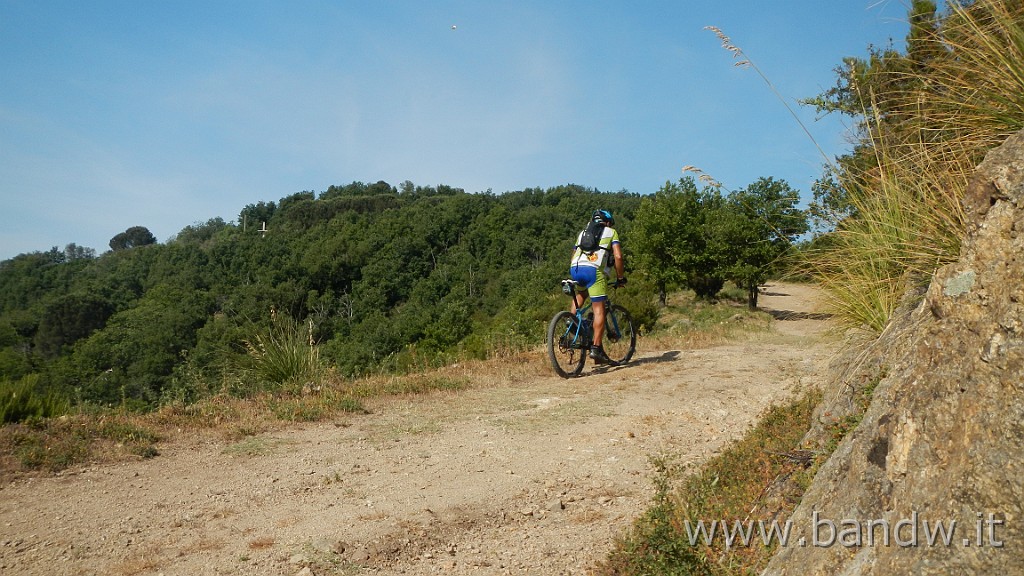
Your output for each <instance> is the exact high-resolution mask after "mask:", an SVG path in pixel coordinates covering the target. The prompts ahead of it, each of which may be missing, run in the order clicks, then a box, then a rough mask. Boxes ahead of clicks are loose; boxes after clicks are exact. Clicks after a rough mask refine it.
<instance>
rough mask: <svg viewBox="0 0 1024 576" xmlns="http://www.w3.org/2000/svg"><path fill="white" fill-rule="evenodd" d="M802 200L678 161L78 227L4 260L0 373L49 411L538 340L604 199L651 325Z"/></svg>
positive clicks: (716, 277)
mask: <svg viewBox="0 0 1024 576" xmlns="http://www.w3.org/2000/svg"><path fill="white" fill-rule="evenodd" d="M796 201H797V194H796V193H795V192H794V191H792V190H790V189H789V188H788V186H786V185H785V183H784V182H782V183H780V182H777V181H773V180H771V179H762V180H761V181H759V182H758V183H756V184H755V185H752V186H751V187H750V188H749V189H747V190H744V191H740V192H737V193H735V194H730V195H729V196H728V197H723V196H722V195H721V193H720V192H719V191H718V190H717V189H715V188H708V189H705V190H697V187H696V185H695V184H694V182H693V180H692V179H689V178H685V179H682V180H680V181H679V183H671V182H669V183H666V185H665V187H664V188H663V189H662V190H660V191H659V192H658V193H657V194H654V195H649V196H641V195H638V194H633V193H628V192H625V191H623V192H616V193H609V192H600V191H597V190H593V189H588V188H584V187H581V186H576V185H566V186H559V187H555V188H550V189H547V190H541V189H527V190H522V191H514V192H507V193H504V194H491V193H480V194H470V193H466V192H464V191H463V190H461V189H455V188H451V187H447V186H437V187H419V186H415V185H413V184H412V183H410V182H405V183H403V184H402V185H401V186H399V187H398V188H395V187H392V186H391V185H389V184H387V183H385V182H378V183H376V184H364V183H360V182H355V183H352V184H349V185H344V186H331V187H329V188H328V189H327V190H326V191H323V192H321V193H319V194H317V193H314V192H300V193H297V194H293V195H291V196H288V197H286V198H282V199H280V200H279V201H277V202H259V203H255V204H250V205H248V206H245V207H244V208H243V209H242V210H241V212H240V214H239V215H238V220H237V221H236V222H225V221H224V220H223V219H220V218H215V219H211V220H209V221H207V222H205V223H200V224H195V225H192V226H188V227H186V228H184V229H183V230H181V231H180V232H179V233H178V234H177V235H176V236H175V237H174V238H172V239H170V240H168V241H167V242H165V243H162V244H161V243H159V242H157V241H156V239H155V238H153V236H152V234H150V233H149V231H148V230H147V229H145V228H144V227H142V226H134V227H132V228H129V229H127V230H126V231H125V232H123V233H120V234H118V235H117V236H115V237H114V238H112V239H111V242H110V248H111V249H110V251H107V252H105V253H103V254H102V255H99V256H97V255H96V254H95V251H93V250H91V249H87V248H82V247H79V246H75V245H73V244H71V245H68V246H67V247H65V249H64V250H60V249H58V248H56V247H55V248H53V249H51V250H50V251H48V252H33V253H29V254H22V255H19V256H17V257H15V258H12V259H10V260H7V261H4V262H2V263H0V384H3V385H4V387H5V390H9V389H13V390H14V392H12V394H14V395H15V396H16V395H17V394H18V391H19V390H20V391H21V393H22V394H23V395H31V396H33V397H36V398H42V399H43V400H40V402H43V403H44V404H45V403H47V402H48V403H50V404H52V405H54V406H57V407H58V408H54V410H56V411H59V409H60V407H66V406H68V405H106V406H115V405H116V406H123V407H128V408H137V409H149V408H153V407H156V406H159V405H162V404H166V403H171V402H185V403H189V402H193V401H196V400H198V399H200V398H203V397H206V396H209V395H211V394H217V393H223V392H228V393H233V394H243V395H244V394H248V393H252V392H255V391H258V390H262V389H267V387H268V386H282V385H290V386H303V385H310V384H313V382H312V379H315V378H316V377H317V375H322V374H324V373H326V372H328V371H329V372H330V373H331V374H333V375H335V376H337V377H341V378H349V377H356V376H359V375H363V374H367V373H372V372H382V371H407V370H412V369H417V368H423V367H427V366H431V365H437V364H441V363H445V362H450V361H453V360H455V359H458V358H462V357H487V356H489V355H492V354H495V353H496V352H500V351H507V350H519V349H522V348H524V347H532V346H536V345H537V344H539V343H540V342H542V341H543V329H544V326H545V323H546V321H547V319H548V318H550V316H551V315H552V314H553V313H554V312H555V311H557V310H559V309H561V308H563V307H564V306H565V302H564V301H563V300H564V296H562V295H561V293H560V292H559V290H558V281H559V280H560V279H561V278H562V277H563V276H564V275H565V274H567V265H568V260H569V255H570V251H571V249H572V248H573V241H574V239H575V237H576V234H577V233H578V232H579V230H580V229H582V227H583V226H584V225H585V223H586V222H587V220H588V218H589V216H590V214H591V213H592V211H593V210H594V209H596V208H599V207H600V208H605V209H608V210H611V211H612V212H613V213H614V215H615V218H616V227H617V228H618V230H619V232H620V235H621V236H622V237H623V239H624V251H625V254H626V258H627V268H629V269H630V280H631V283H630V285H629V286H628V288H626V289H624V290H620V291H619V294H618V295H617V297H618V298H619V300H620V301H622V302H623V303H624V304H626V305H627V306H629V307H630V308H631V309H632V311H633V314H634V316H635V317H636V319H637V320H638V322H639V323H640V325H641V330H646V329H650V328H651V327H653V325H654V323H655V322H656V319H657V312H658V306H657V296H658V294H662V295H663V294H664V291H665V290H666V287H669V286H690V285H698V286H705V285H706V283H707V282H708V279H709V278H710V279H711V282H712V285H714V286H717V287H720V286H721V284H722V282H723V281H724V280H726V279H734V280H736V281H737V282H739V283H742V282H743V281H746V282H747V283H748V284H750V283H751V282H753V283H754V285H756V282H757V281H759V280H763V277H764V275H765V274H767V273H768V271H769V269H770V268H771V264H772V263H773V262H774V260H776V258H777V256H778V255H779V254H780V253H781V252H783V251H784V250H785V249H786V247H787V246H788V245H789V243H791V241H792V240H793V238H794V237H795V236H796V235H798V234H800V233H802V232H804V231H805V230H806V224H805V218H804V216H803V213H802V212H800V211H799V210H797V209H796V208H795V203H796ZM759 210H760V211H759ZM730 214H731V215H733V218H732V219H731V220H730V217H728V215H730ZM766 214H767V216H766ZM772 214H784V215H785V217H786V218H788V219H789V220H787V221H784V222H781V223H780V222H779V221H770V220H772V218H774V216H772ZM637 215H646V216H645V222H642V223H639V224H640V225H638V223H637V222H636V218H637ZM712 215H717V216H714V217H712ZM737 218H739V219H738V220H737ZM729 222H732V223H733V224H732V225H728V223H729ZM737 222H746V223H747V225H745V226H744V225H736V223H737ZM673 227H675V228H673ZM780 230H781V231H783V232H782V233H780ZM684 232H685V233H684ZM634 233H635V234H634ZM723 234H724V235H726V236H728V237H723V236H722V235H723ZM752 235H753V236H752ZM716 238H717V240H716ZM730 238H731V239H732V240H730ZM728 246H733V247H735V248H736V249H735V250H727V249H725V248H723V247H728ZM766 246H767V247H774V248H772V249H770V250H766V249H765V247H766ZM751 247H756V248H757V249H756V250H753V251H752V250H751ZM673 255H675V256H673ZM697 255H700V257H699V258H698V257H696V256H697ZM673 258H674V259H673ZM634 260H636V264H634ZM640 269H647V270H648V271H649V273H648V274H647V275H645V274H643V273H642V271H641V270H640ZM752 269H753V270H754V273H753V275H751V270H752ZM669 270H670V271H672V273H671V274H669V273H667V272H666V271H669ZM645 278H647V280H646V281H645ZM717 287H716V288H714V289H712V290H708V289H707V288H706V287H705V288H704V290H703V295H705V296H707V297H714V294H715V292H717ZM755 294H756V290H755ZM297 377H298V379H299V380H296V378H297ZM33 410H34V412H32V413H36V414H39V413H45V412H46V410H43V409H33ZM17 417H18V416H17V415H14V416H12V415H11V414H8V415H7V416H6V417H5V419H8V420H11V419H17Z"/></svg>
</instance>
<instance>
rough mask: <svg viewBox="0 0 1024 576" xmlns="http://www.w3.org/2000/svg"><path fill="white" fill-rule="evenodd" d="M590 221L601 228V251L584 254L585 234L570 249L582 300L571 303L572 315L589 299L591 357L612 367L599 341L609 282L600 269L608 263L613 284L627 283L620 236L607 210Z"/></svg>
mask: <svg viewBox="0 0 1024 576" xmlns="http://www.w3.org/2000/svg"><path fill="white" fill-rule="evenodd" d="M590 220H591V222H595V223H599V224H601V225H602V229H601V238H600V240H599V242H598V244H599V246H600V248H599V249H597V250H595V251H593V252H591V253H587V252H585V251H583V250H582V249H581V248H580V243H581V241H582V240H583V234H584V232H585V231H584V232H580V235H579V236H578V237H577V238H576V248H574V249H573V253H572V262H571V263H570V265H569V275H570V276H571V277H572V279H573V280H575V281H576V283H577V285H578V286H579V287H580V291H579V294H580V295H581V297H582V298H581V300H580V301H579V302H576V301H575V300H574V301H573V303H572V310H571V311H572V313H573V314H575V313H576V308H577V307H578V306H582V305H583V302H585V301H586V298H587V297H588V296H589V297H590V301H591V303H592V304H593V306H594V343H593V345H592V346H591V347H590V357H591V358H593V359H594V362H596V363H598V364H612V363H613V362H612V361H611V359H609V358H608V355H607V354H605V352H604V348H603V347H602V346H601V341H602V340H603V339H604V315H605V301H606V300H607V299H608V281H607V279H606V278H605V273H604V271H603V269H604V268H605V265H606V264H605V263H606V261H607V266H608V267H609V268H614V269H615V276H616V285H617V286H622V285H624V284H625V283H626V278H625V267H624V265H623V261H622V246H621V245H620V243H619V233H618V232H616V231H615V228H614V226H615V218H613V217H612V213H611V212H609V211H608V210H594V214H593V215H592V216H591V219H590Z"/></svg>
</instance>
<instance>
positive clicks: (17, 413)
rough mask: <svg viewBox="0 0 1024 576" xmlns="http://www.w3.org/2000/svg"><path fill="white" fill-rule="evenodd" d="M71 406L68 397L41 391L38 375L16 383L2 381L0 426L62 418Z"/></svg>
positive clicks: (0, 386) (0, 389) (6, 380)
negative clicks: (55, 417) (56, 417)
mask: <svg viewBox="0 0 1024 576" xmlns="http://www.w3.org/2000/svg"><path fill="white" fill-rule="evenodd" d="M70 406H71V403H70V402H69V400H68V399H67V398H66V397H64V396H61V395H60V394H58V393H56V392H54V391H47V392H42V391H40V388H39V375H38V374H30V375H28V376H25V377H24V378H21V379H20V380H15V381H12V380H8V379H4V380H0V424H12V423H17V422H27V421H34V420H42V419H45V418H52V417H54V416H61V415H63V414H66V413H67V412H68V410H69V409H70Z"/></svg>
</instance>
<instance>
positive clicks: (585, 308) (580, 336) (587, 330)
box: [562, 280, 594, 349]
mask: <svg viewBox="0 0 1024 576" xmlns="http://www.w3.org/2000/svg"><path fill="white" fill-rule="evenodd" d="M562 292H564V293H565V294H567V295H568V296H569V298H571V299H572V301H573V304H575V306H574V307H575V308H576V322H575V323H574V324H573V325H572V326H570V327H569V328H568V329H567V330H566V333H565V334H564V335H563V336H570V332H574V333H573V334H571V336H572V339H571V341H570V346H572V347H573V348H583V349H586V348H589V347H590V342H591V341H592V340H593V339H594V334H593V322H591V321H589V320H587V318H586V314H587V312H589V311H590V310H591V309H592V308H593V302H591V301H590V299H589V298H584V301H583V304H580V303H579V300H578V298H577V296H578V295H579V292H577V290H576V282H574V281H573V280H562ZM574 328H575V330H573V329H574Z"/></svg>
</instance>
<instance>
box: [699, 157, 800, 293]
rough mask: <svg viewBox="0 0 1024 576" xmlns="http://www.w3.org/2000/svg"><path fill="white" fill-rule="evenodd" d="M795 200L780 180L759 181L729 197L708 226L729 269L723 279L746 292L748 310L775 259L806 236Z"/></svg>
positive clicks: (768, 275)
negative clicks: (801, 236) (802, 236)
mask: <svg viewBox="0 0 1024 576" xmlns="http://www.w3.org/2000/svg"><path fill="white" fill-rule="evenodd" d="M799 200H800V196H799V193H798V192H797V191H796V190H793V189H792V188H791V187H790V186H789V184H788V183H786V181H785V180H775V179H773V178H770V177H768V178H759V179H758V180H757V181H756V182H754V183H753V184H751V185H750V186H747V187H746V188H745V189H743V190H738V191H735V192H732V193H731V194H729V196H728V197H727V198H726V202H725V204H724V206H723V209H722V210H720V211H719V212H718V216H717V217H715V218H711V219H710V221H711V222H712V223H713V226H714V227H715V228H716V230H715V231H714V232H713V233H711V234H709V237H711V238H716V239H721V240H722V241H723V244H722V250H725V251H727V252H728V253H729V254H730V256H729V258H728V259H729V263H728V264H727V266H726V267H725V270H724V274H725V276H726V277H727V278H728V279H729V280H731V281H732V282H734V283H735V284H736V285H737V286H739V287H741V288H743V289H745V290H746V291H747V304H748V306H749V307H750V308H751V309H755V308H757V295H758V287H759V286H760V285H761V284H763V283H764V282H765V281H766V280H767V279H768V278H769V277H770V276H771V275H772V273H773V272H775V271H776V269H777V266H778V264H779V259H780V258H781V257H782V255H784V254H785V253H786V252H787V251H788V250H789V249H790V247H791V246H792V245H793V242H794V241H796V239H797V238H798V237H799V236H800V235H801V234H804V233H805V232H807V230H808V224H807V214H806V213H805V212H804V211H803V210H801V209H800V208H798V206H797V204H798V203H799Z"/></svg>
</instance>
